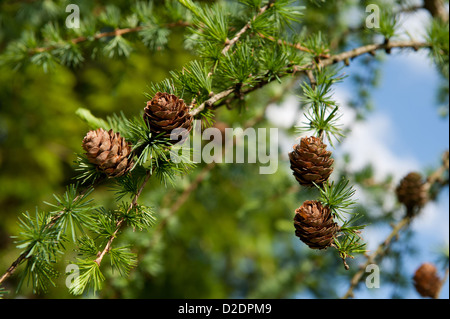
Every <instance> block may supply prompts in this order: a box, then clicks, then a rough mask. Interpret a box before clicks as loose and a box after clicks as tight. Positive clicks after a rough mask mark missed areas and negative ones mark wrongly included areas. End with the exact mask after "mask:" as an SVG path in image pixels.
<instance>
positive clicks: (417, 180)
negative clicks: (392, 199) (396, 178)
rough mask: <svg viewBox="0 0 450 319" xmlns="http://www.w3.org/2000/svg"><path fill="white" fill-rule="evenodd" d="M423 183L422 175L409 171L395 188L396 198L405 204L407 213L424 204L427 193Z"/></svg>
mask: <svg viewBox="0 0 450 319" xmlns="http://www.w3.org/2000/svg"><path fill="white" fill-rule="evenodd" d="M424 185H425V184H424V182H423V181H422V175H420V173H417V172H411V173H409V174H408V175H406V176H405V177H404V178H403V179H402V180H401V181H400V183H399V185H398V186H397V188H396V190H395V193H396V195H397V199H398V201H399V202H400V203H402V204H403V205H405V207H406V209H407V211H408V213H412V212H414V211H415V210H416V208H421V207H423V206H424V205H425V204H426V202H427V200H428V195H427V191H426V189H425V186H424Z"/></svg>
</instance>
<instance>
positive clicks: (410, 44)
mask: <svg viewBox="0 0 450 319" xmlns="http://www.w3.org/2000/svg"><path fill="white" fill-rule="evenodd" d="M429 47H431V45H430V44H429V43H427V42H419V41H392V42H391V41H389V42H388V43H381V44H369V45H365V46H361V47H358V48H356V49H353V50H350V51H346V52H342V53H339V54H336V55H333V56H331V57H329V58H327V59H323V60H319V61H318V63H317V64H316V63H309V64H304V65H301V66H298V65H294V66H292V67H291V69H290V70H288V71H287V72H286V74H285V75H287V74H295V73H297V72H306V71H307V70H314V69H315V68H321V67H327V66H330V65H333V64H337V63H339V62H342V61H349V60H350V59H353V58H356V57H358V56H360V55H363V54H366V53H373V52H375V51H377V50H386V49H393V48H401V49H407V48H412V49H414V50H418V49H420V48H429ZM268 83H270V81H269V79H262V80H261V81H260V82H258V83H255V84H253V85H252V86H251V87H249V88H247V89H246V90H242V91H241V94H242V95H246V94H248V93H250V92H253V91H255V90H257V89H259V88H261V87H263V86H265V85H266V84H268ZM233 92H235V89H234V88H229V89H227V90H224V91H222V92H220V93H217V94H214V95H212V96H211V97H210V98H209V99H208V100H206V101H205V102H203V103H202V104H200V105H199V106H198V107H196V108H195V109H192V110H191V111H190V113H191V115H192V116H196V115H198V114H199V113H200V112H202V111H203V110H204V109H205V108H207V107H211V106H212V105H213V104H214V103H216V102H218V101H219V100H222V99H223V98H225V97H227V96H228V95H230V94H231V93H233ZM234 98H237V97H234ZM227 102H230V101H229V100H228V101H227ZM221 104H225V103H221Z"/></svg>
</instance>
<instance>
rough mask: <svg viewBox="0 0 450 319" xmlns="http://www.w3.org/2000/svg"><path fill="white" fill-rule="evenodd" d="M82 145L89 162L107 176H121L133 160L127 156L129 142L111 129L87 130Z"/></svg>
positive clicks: (129, 150) (130, 166)
mask: <svg viewBox="0 0 450 319" xmlns="http://www.w3.org/2000/svg"><path fill="white" fill-rule="evenodd" d="M82 147H83V149H84V150H85V151H86V157H87V159H88V160H89V162H91V163H92V164H94V165H96V166H97V168H98V169H99V170H100V171H102V172H103V173H105V174H106V175H108V176H109V177H119V176H122V175H124V174H125V173H126V172H128V171H129V170H130V169H131V168H132V167H133V161H132V160H130V159H129V158H128V156H129V155H130V154H131V146H130V144H129V143H128V142H127V141H126V140H125V139H124V138H123V137H121V136H120V134H119V133H114V132H113V130H109V131H105V130H104V129H102V128H99V129H97V130H93V131H89V132H88V133H87V134H86V136H85V137H84V139H83V144H82Z"/></svg>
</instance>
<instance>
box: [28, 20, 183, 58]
mask: <svg viewBox="0 0 450 319" xmlns="http://www.w3.org/2000/svg"><path fill="white" fill-rule="evenodd" d="M190 25H191V24H190V23H189V22H186V21H178V22H173V23H168V24H166V25H165V26H164V27H166V28H174V27H186V26H190ZM150 27H151V26H148V25H146V26H138V27H134V28H124V29H115V30H114V31H108V32H102V33H97V34H96V35H94V36H92V37H89V36H80V37H78V38H73V39H70V40H68V42H70V43H72V44H77V43H81V42H85V41H88V40H99V39H101V38H106V37H115V36H121V35H124V34H127V33H134V32H139V31H142V30H145V29H148V28H150ZM55 48H56V45H50V46H47V47H39V48H34V49H31V50H30V51H29V54H31V55H33V54H36V53H41V52H46V51H50V50H53V49H55Z"/></svg>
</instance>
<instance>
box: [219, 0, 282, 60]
mask: <svg viewBox="0 0 450 319" xmlns="http://www.w3.org/2000/svg"><path fill="white" fill-rule="evenodd" d="M274 2H275V0H271V1H269V3H267V4H266V5H265V6H263V7H261V9H259V11H258V13H257V14H256V15H255V16H254V17H253V18H252V19H251V20H250V21H249V22H247V24H246V25H245V26H244V27H243V28H242V29H241V30H239V31H238V33H236V35H235V36H234V38H233V39H231V40H230V41H228V42H227V44H226V46H225V47H224V48H223V50H222V54H223V55H225V54H226V53H227V52H228V50H229V49H230V48H231V47H232V46H233V45H234V44H235V43H236V42H237V41H239V38H240V37H241V36H242V35H243V34H244V33H245V32H246V31H247V30H248V29H250V27H251V26H252V22H253V21H255V20H256V18H258V17H259V16H260V15H261V14H263V13H264V12H265V11H266V10H267V9H269V8H270V7H271V6H272V5H273V3H274Z"/></svg>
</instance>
